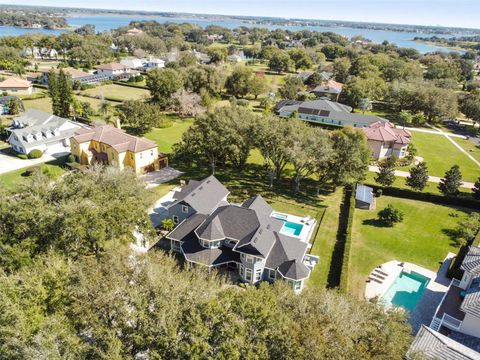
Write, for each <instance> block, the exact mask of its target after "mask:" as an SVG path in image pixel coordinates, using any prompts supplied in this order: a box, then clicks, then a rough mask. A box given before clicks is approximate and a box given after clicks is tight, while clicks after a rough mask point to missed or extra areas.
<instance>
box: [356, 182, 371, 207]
mask: <svg viewBox="0 0 480 360" xmlns="http://www.w3.org/2000/svg"><path fill="white" fill-rule="evenodd" d="M355 200H360V201H363V202H365V203H367V204H372V203H373V201H374V199H373V189H372V188H371V187H368V186H365V185H362V184H357V190H356V191H355Z"/></svg>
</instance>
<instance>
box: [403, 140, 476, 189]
mask: <svg viewBox="0 0 480 360" xmlns="http://www.w3.org/2000/svg"><path fill="white" fill-rule="evenodd" d="M412 138H413V144H414V145H415V147H416V148H417V150H418V156H421V157H423V158H424V160H425V161H426V163H427V165H428V172H429V175H432V176H440V177H443V176H444V175H445V172H446V171H447V170H448V169H450V168H451V167H452V166H453V165H458V166H460V171H461V172H462V175H463V180H465V181H470V182H472V181H475V180H476V179H477V178H478V177H479V176H480V167H479V166H478V165H477V164H475V163H474V162H473V161H472V160H471V159H469V158H468V157H467V156H466V155H465V154H464V153H462V152H461V151H460V150H459V149H457V148H456V147H455V145H453V144H452V143H451V142H450V141H448V139H446V138H445V137H444V136H441V135H435V134H428V133H421V132H413V131H412ZM454 141H457V138H454ZM406 171H408V170H406Z"/></svg>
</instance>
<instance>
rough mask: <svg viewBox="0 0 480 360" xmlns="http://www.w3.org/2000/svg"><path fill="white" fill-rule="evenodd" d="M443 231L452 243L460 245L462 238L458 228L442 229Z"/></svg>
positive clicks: (456, 245)
mask: <svg viewBox="0 0 480 360" xmlns="http://www.w3.org/2000/svg"><path fill="white" fill-rule="evenodd" d="M442 233H444V234H445V235H447V236H448V237H449V238H450V245H452V246H455V247H460V246H461V245H462V240H461V239H460V237H459V233H458V231H457V230H456V229H442Z"/></svg>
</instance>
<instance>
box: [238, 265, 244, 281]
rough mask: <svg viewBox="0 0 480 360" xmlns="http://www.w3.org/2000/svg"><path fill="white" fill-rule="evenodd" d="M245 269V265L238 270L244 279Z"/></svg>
mask: <svg viewBox="0 0 480 360" xmlns="http://www.w3.org/2000/svg"><path fill="white" fill-rule="evenodd" d="M244 269H245V268H244V267H243V265H240V267H239V268H238V272H239V273H240V276H241V277H242V278H243V277H244Z"/></svg>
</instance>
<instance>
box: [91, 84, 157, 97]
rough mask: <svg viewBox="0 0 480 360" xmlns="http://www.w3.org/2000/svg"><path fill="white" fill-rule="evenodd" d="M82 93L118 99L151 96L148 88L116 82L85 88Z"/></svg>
mask: <svg viewBox="0 0 480 360" xmlns="http://www.w3.org/2000/svg"><path fill="white" fill-rule="evenodd" d="M82 93H84V94H88V95H92V96H98V97H102V96H105V97H110V98H115V99H118V100H140V99H145V98H148V97H149V96H150V92H149V91H148V90H145V89H138V88H133V87H128V86H122V85H116V84H108V85H102V86H97V87H95V88H92V89H87V90H84V91H82Z"/></svg>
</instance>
